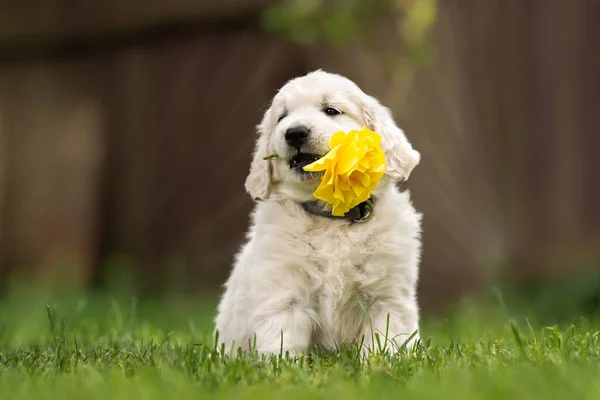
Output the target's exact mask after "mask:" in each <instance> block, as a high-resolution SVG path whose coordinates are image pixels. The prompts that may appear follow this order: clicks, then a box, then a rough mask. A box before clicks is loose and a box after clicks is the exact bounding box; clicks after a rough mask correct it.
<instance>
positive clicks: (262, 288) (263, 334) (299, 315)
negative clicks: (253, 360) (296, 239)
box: [249, 264, 316, 355]
mask: <svg viewBox="0 0 600 400" xmlns="http://www.w3.org/2000/svg"><path fill="white" fill-rule="evenodd" d="M264 265H265V264H263V266H264ZM302 270H303V267H302V266H299V265H275V266H273V267H272V268H265V270H264V273H263V274H261V275H260V276H258V275H255V276H254V277H253V281H254V285H252V296H251V298H252V299H253V303H254V307H253V308H252V312H251V314H250V324H249V325H250V328H251V330H252V332H253V333H254V334H255V335H256V350H257V351H258V353H259V354H265V355H278V354H282V355H285V353H286V352H289V353H290V355H298V354H300V353H303V352H306V351H307V350H308V348H309V346H310V343H311V338H312V334H313V331H314V328H315V320H316V318H315V312H314V310H313V308H312V307H311V303H310V298H311V296H310V290H309V288H310V282H309V277H308V276H306V274H304V273H302ZM257 278H258V279H257Z"/></svg>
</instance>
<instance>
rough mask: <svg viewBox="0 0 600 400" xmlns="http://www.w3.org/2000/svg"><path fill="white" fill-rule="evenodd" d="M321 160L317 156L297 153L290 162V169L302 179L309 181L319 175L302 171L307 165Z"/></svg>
mask: <svg viewBox="0 0 600 400" xmlns="http://www.w3.org/2000/svg"><path fill="white" fill-rule="evenodd" d="M319 158H321V156H320V155H318V154H307V153H298V154H296V155H295V156H294V158H292V159H291V160H290V169H292V170H294V171H295V172H296V173H297V174H299V175H301V176H302V177H303V178H304V179H306V180H310V179H313V178H316V177H317V176H319V175H320V173H318V172H308V171H305V170H304V167H306V166H307V165H309V164H312V163H313V162H315V161H317V160H318V159H319Z"/></svg>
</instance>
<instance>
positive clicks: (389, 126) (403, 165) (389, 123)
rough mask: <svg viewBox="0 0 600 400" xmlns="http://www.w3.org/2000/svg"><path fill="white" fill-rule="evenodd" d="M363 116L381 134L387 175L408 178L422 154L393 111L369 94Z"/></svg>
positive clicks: (395, 179) (397, 178)
mask: <svg viewBox="0 0 600 400" xmlns="http://www.w3.org/2000/svg"><path fill="white" fill-rule="evenodd" d="M363 117H364V120H365V123H366V125H367V127H368V128H369V129H371V130H372V131H375V132H377V133H379V134H380V135H381V147H382V149H383V150H384V151H385V159H386V175H387V176H389V177H390V178H391V179H393V180H394V181H395V182H397V181H405V180H407V179H408V177H409V176H410V173H411V172H412V170H413V169H414V168H415V167H416V166H417V165H418V164H419V162H420V161H421V154H420V153H419V152H418V151H416V150H414V149H413V148H412V146H411V144H410V142H409V141H408V139H407V138H406V136H405V135H404V132H403V131H402V129H400V128H399V127H398V126H397V125H396V122H395V121H394V118H393V117H392V113H391V111H390V110H389V109H388V108H387V107H384V106H383V105H382V104H381V103H380V102H379V101H378V100H377V99H375V98H373V97H371V96H367V102H366V104H365V105H364V107H363Z"/></svg>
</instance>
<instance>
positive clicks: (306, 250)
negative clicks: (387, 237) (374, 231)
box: [296, 230, 377, 298]
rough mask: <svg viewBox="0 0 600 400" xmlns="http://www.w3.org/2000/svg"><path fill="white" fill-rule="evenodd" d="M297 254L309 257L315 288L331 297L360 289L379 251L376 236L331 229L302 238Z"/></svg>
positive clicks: (309, 268)
mask: <svg viewBox="0 0 600 400" xmlns="http://www.w3.org/2000/svg"><path fill="white" fill-rule="evenodd" d="M302 243H303V244H304V246H302V248H300V247H298V248H297V249H296V250H297V251H298V256H299V257H303V258H304V259H305V260H306V269H305V272H307V273H308V274H309V275H310V277H311V278H312V282H313V285H314V289H315V291H319V292H321V293H322V292H326V294H327V293H328V294H329V295H330V296H331V297H334V298H335V297H338V298H339V297H344V295H345V294H351V293H346V292H348V291H354V290H357V289H358V287H359V286H360V282H362V281H364V277H365V274H369V273H370V271H369V269H370V268H371V267H370V265H369V259H370V258H371V256H372V255H373V253H374V252H376V251H377V249H376V243H375V242H374V240H373V235H369V234H366V233H364V232H352V231H348V230H338V231H335V230H331V231H329V232H327V234H322V233H321V234H318V235H312V234H311V233H310V232H308V233H306V234H305V235H303V237H302Z"/></svg>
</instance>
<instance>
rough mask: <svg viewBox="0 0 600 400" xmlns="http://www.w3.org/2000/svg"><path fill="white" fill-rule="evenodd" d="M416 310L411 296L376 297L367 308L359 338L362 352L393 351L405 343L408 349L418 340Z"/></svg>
mask: <svg viewBox="0 0 600 400" xmlns="http://www.w3.org/2000/svg"><path fill="white" fill-rule="evenodd" d="M418 329H419V311H418V307H417V304H416V301H415V300H414V299H410V298H409V299H402V298H397V299H393V300H376V301H375V302H374V303H373V305H372V306H371V307H369V310H368V317H367V318H366V320H365V322H364V323H363V327H362V329H361V334H360V337H359V339H361V338H363V348H362V353H363V355H368V354H372V353H387V354H390V355H393V354H395V353H396V352H398V350H399V349H400V348H401V347H402V345H404V343H405V342H406V341H407V340H408V339H409V338H411V336H412V335H413V334H415V332H416V334H415V335H414V336H412V338H411V339H410V340H409V341H408V343H406V347H407V349H409V350H410V349H411V348H412V347H413V346H414V345H415V343H416V342H417V341H418V340H419V337H420V335H419V332H418Z"/></svg>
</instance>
